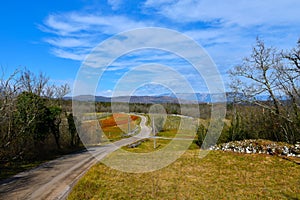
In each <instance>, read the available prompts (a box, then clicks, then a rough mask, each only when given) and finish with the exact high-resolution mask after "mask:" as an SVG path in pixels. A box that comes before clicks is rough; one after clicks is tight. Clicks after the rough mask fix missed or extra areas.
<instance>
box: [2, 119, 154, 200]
mask: <svg viewBox="0 0 300 200" xmlns="http://www.w3.org/2000/svg"><path fill="white" fill-rule="evenodd" d="M140 117H141V118H142V120H141V124H140V126H141V131H140V133H139V134H138V135H136V136H134V137H130V138H126V139H122V140H119V141H117V142H115V143H113V144H109V145H103V146H99V147H92V148H89V149H88V150H89V151H84V152H81V153H77V154H72V155H66V156H63V157H61V158H58V159H56V160H52V161H50V162H47V163H44V164H42V165H41V166H39V167H37V168H35V169H32V170H30V171H26V172H22V173H20V174H17V175H15V176H13V177H12V178H10V179H7V180H4V181H2V182H1V184H0V199H3V200H10V199H12V200H17V199H65V198H66V197H67V195H68V193H69V191H70V190H71V188H72V186H73V185H74V184H75V183H76V181H77V180H78V179H79V178H80V177H81V176H82V175H83V174H84V173H85V172H86V171H87V170H88V169H89V168H90V167H91V166H92V165H94V164H95V163H97V162H98V160H97V159H95V158H94V156H96V157H97V158H98V159H99V158H100V159H101V158H103V157H105V156H106V155H108V154H109V153H111V152H113V151H115V150H116V149H118V148H120V147H121V146H125V145H128V144H130V143H133V142H135V141H138V140H140V139H142V138H147V137H149V135H150V132H151V129H150V128H149V127H147V126H146V121H147V119H146V117H144V116H140ZM92 154H93V155H92Z"/></svg>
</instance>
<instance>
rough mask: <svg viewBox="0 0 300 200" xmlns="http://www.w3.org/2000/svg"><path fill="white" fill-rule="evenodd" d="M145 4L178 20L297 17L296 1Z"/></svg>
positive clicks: (248, 21) (254, 21) (240, 21)
mask: <svg viewBox="0 0 300 200" xmlns="http://www.w3.org/2000/svg"><path fill="white" fill-rule="evenodd" d="M145 7H148V8H149V7H150V8H154V9H156V10H157V11H158V12H159V13H160V14H162V15H164V16H166V17H168V18H170V19H172V20H175V21H177V22H180V23H186V22H199V21H204V22H216V21H217V22H220V23H222V24H237V25H240V26H249V25H258V24H268V25H271V24H272V25H277V24H283V23H293V24H296V23H298V24H299V22H300V18H299V17H296V16H298V13H299V7H300V1H298V0H285V1H282V0H264V1H261V0H252V1H249V0H239V1H236V0H215V1H211V0H180V1H173V2H172V3H171V2H170V1H167V3H166V2H165V1H157V2H155V3H154V0H148V1H147V2H146V3H145Z"/></svg>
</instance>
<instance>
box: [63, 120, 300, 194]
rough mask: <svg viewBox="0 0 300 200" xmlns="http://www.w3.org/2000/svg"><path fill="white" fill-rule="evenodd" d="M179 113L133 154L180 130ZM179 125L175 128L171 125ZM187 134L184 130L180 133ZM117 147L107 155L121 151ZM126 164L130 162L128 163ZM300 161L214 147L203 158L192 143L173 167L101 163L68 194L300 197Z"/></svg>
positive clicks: (163, 142)
mask: <svg viewBox="0 0 300 200" xmlns="http://www.w3.org/2000/svg"><path fill="white" fill-rule="evenodd" d="M178 124H179V118H178V117H175V116H171V117H168V118H167V120H166V123H165V125H164V128H163V130H162V131H161V132H159V133H158V136H160V137H163V138H164V139H162V138H160V139H156V144H157V146H156V147H157V148H156V149H154V146H153V143H154V140H153V139H147V140H145V141H144V142H142V143H141V145H139V146H138V147H137V148H128V147H123V148H122V149H123V150H126V151H130V152H135V153H147V152H152V151H157V150H160V149H162V148H163V147H164V146H166V145H167V144H168V143H169V142H170V141H171V140H168V139H166V138H173V137H175V135H176V132H177V131H176V127H178ZM172 127H175V128H172ZM183 136H186V134H185V133H183V134H182V135H180V137H183ZM119 153H120V152H119V151H116V152H114V153H112V154H111V155H109V157H114V156H120V155H121V154H119ZM124 165H126V163H124ZM299 198H300V166H299V165H297V164H295V163H293V162H291V161H288V160H284V159H282V158H280V157H276V156H269V155H261V154H251V155H248V154H237V153H232V152H221V151H210V153H209V154H208V155H207V156H206V157H204V158H203V159H200V158H199V148H198V146H197V145H196V144H195V143H194V142H193V143H192V144H191V146H190V148H189V150H187V151H186V152H185V153H184V155H183V156H181V157H180V158H179V159H178V160H177V161H175V162H174V163H172V164H170V165H169V166H167V167H165V168H163V169H161V170H157V171H154V172H148V173H126V172H120V171H117V170H114V169H112V168H109V167H107V166H105V165H104V164H102V163H99V164H97V165H95V166H93V167H92V168H91V169H90V171H89V172H87V174H86V175H85V176H84V177H83V178H82V179H81V180H79V182H78V183H77V185H76V186H75V187H74V189H73V191H72V192H71V194H70V196H69V197H68V199H70V200H73V199H299Z"/></svg>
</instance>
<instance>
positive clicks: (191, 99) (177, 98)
mask: <svg viewBox="0 0 300 200" xmlns="http://www.w3.org/2000/svg"><path fill="white" fill-rule="evenodd" d="M240 95H241V94H239V95H237V94H235V93H232V92H227V93H226V97H225V99H226V100H225V101H227V102H233V100H234V97H235V96H240ZM64 99H65V100H72V97H65V98H64ZM73 99H74V100H76V101H95V102H120V103H126V102H130V103H148V104H156V103H181V104H193V103H216V102H224V96H223V95H222V94H209V93H195V94H191V93H181V94H173V93H165V94H160V95H156V96H118V97H104V96H93V95H79V96H75V97H74V98H73ZM256 99H257V100H259V101H266V100H269V98H268V96H267V95H260V96H257V97H256Z"/></svg>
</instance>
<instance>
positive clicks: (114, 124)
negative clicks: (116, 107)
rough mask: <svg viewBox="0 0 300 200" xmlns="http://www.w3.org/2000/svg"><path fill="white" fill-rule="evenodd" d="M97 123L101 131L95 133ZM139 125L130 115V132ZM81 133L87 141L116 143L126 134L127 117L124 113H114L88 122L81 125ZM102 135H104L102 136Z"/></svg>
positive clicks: (137, 119) (138, 120) (137, 120)
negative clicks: (84, 134)
mask: <svg viewBox="0 0 300 200" xmlns="http://www.w3.org/2000/svg"><path fill="white" fill-rule="evenodd" d="M97 123H98V124H99V125H100V126H101V131H100V132H99V133H95V132H94V131H95V126H96V125H97ZM139 123H140V118H139V117H137V116H135V115H130V130H131V131H133V130H134V129H135V128H137V126H138V124H139ZM82 129H83V132H84V133H86V134H87V136H86V137H89V139H88V140H89V141H98V143H99V142H100V141H102V142H103V140H107V139H108V140H109V141H116V140H120V139H122V138H124V135H125V134H127V132H128V115H127V114H125V113H115V114H113V115H107V116H104V117H101V118H100V119H99V120H88V121H85V122H84V123H83V124H82ZM102 133H104V135H102Z"/></svg>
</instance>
